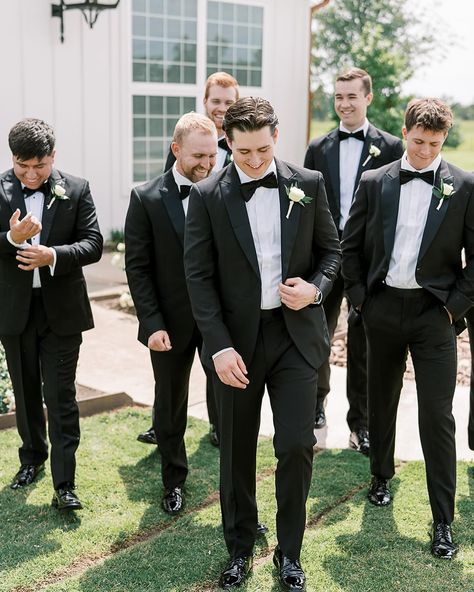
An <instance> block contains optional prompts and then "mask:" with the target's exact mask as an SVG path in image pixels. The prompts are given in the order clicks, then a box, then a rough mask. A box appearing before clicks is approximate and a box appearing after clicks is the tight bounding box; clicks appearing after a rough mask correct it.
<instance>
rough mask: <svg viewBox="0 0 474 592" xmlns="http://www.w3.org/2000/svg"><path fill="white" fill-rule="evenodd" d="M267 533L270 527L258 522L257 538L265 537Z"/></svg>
mask: <svg viewBox="0 0 474 592" xmlns="http://www.w3.org/2000/svg"><path fill="white" fill-rule="evenodd" d="M267 532H268V527H267V526H265V524H263V523H262V522H257V536H263V535H264V534H267Z"/></svg>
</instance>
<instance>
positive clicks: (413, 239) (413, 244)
mask: <svg viewBox="0 0 474 592" xmlns="http://www.w3.org/2000/svg"><path fill="white" fill-rule="evenodd" d="M440 163H441V156H438V157H437V158H435V160H434V161H433V162H432V163H431V164H430V166H428V167H426V168H425V169H421V170H420V171H419V172H420V173H424V172H425V171H435V172H436V170H437V169H438V167H439V165H440ZM401 168H402V169H407V170H409V171H415V170H416V169H415V168H414V167H412V166H411V164H410V163H409V162H408V160H407V154H406V152H405V153H404V154H403V156H402V162H401ZM432 193H433V187H432V185H429V184H428V183H426V181H423V180H422V179H412V180H411V181H408V183H404V184H403V185H402V186H401V187H400V203H399V206H398V218H397V228H396V230H395V242H394V244H393V250H392V255H391V257H390V264H389V267H388V273H387V277H386V279H385V283H386V284H387V285H388V286H392V287H394V288H404V289H413V288H420V287H421V286H420V285H419V284H418V283H417V281H416V278H415V275H416V264H417V261H418V253H419V252H420V246H421V240H422V238H423V232H424V230H425V225H426V218H427V217H428V210H429V207H430V204H431V197H432Z"/></svg>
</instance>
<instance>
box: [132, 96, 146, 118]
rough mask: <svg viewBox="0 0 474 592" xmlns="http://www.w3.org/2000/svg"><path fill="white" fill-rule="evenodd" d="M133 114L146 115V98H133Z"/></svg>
mask: <svg viewBox="0 0 474 592" xmlns="http://www.w3.org/2000/svg"><path fill="white" fill-rule="evenodd" d="M133 112H134V113H135V114H142V113H146V97H138V96H135V97H133Z"/></svg>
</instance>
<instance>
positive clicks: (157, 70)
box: [148, 64, 165, 82]
mask: <svg viewBox="0 0 474 592" xmlns="http://www.w3.org/2000/svg"><path fill="white" fill-rule="evenodd" d="M148 67H149V75H148V81H149V82H163V81H164V76H165V74H164V68H163V64H149V66H148Z"/></svg>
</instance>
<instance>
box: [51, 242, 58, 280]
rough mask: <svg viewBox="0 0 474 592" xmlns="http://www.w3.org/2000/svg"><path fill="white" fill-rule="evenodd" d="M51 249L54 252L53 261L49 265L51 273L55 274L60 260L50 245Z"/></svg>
mask: <svg viewBox="0 0 474 592" xmlns="http://www.w3.org/2000/svg"><path fill="white" fill-rule="evenodd" d="M49 250H50V251H51V252H52V253H53V263H52V264H51V265H50V266H49V273H50V274H51V275H52V276H53V275H54V270H55V268H56V261H57V260H58V254H57V253H56V249H54V248H53V247H49Z"/></svg>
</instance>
